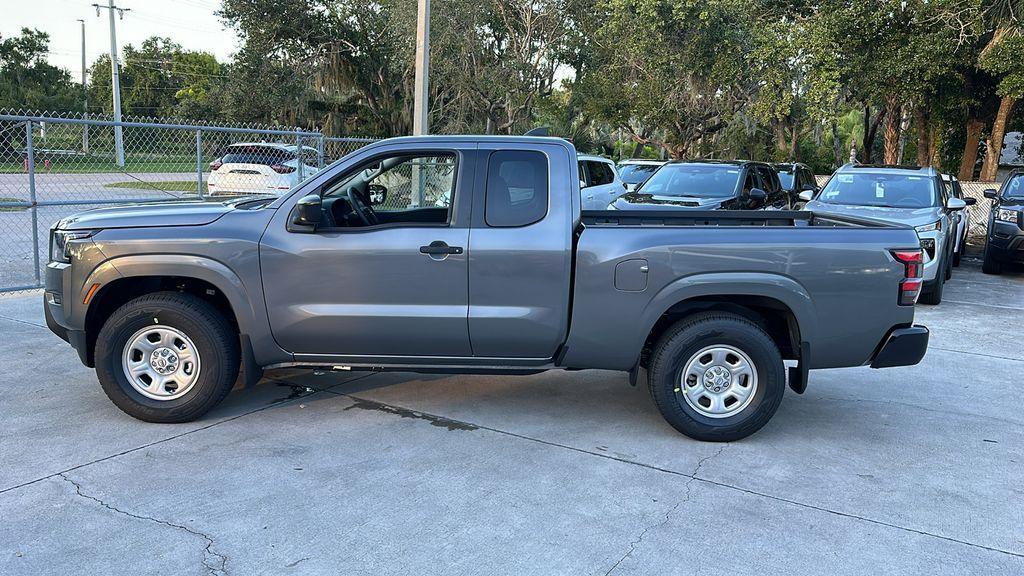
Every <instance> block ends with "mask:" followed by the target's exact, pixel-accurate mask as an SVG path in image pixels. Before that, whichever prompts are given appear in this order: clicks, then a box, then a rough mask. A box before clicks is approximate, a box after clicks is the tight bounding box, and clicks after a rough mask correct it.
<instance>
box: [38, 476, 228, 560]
mask: <svg viewBox="0 0 1024 576" xmlns="http://www.w3.org/2000/svg"><path fill="white" fill-rule="evenodd" d="M57 476H60V477H61V478H63V479H64V481H65V482H68V483H70V484H71V485H72V486H74V487H75V493H76V494H77V495H78V496H80V497H82V498H85V499H87V500H92V501H93V502H96V503H97V504H99V505H100V506H102V507H104V508H106V509H107V510H110V511H111V512H115V513H117V514H122V515H124V516H127V517H129V518H134V519H136V520H144V521H146V522H153V523H155V524H160V525H163V526H168V527H170V528H177V529H178V530H183V531H185V532H187V533H189V534H191V535H193V536H198V537H200V538H202V539H203V540H205V541H206V547H205V548H204V549H203V567H204V568H206V570H207V573H209V574H210V575H211V576H218V575H226V574H227V573H228V571H227V564H228V557H227V555H225V554H222V553H220V552H217V551H215V550H214V549H213V546H214V544H216V542H214V540H213V537H212V536H210V535H209V534H206V533H205V532H200V531H198V530H194V529H192V528H189V527H188V526H185V525H183V524H175V523H173V522H168V521H166V520H160V519H159V518H154V517H152V516H143V515H141V514H135V513H132V512H128V511H125V510H121V509H120V508H118V507H116V506H113V505H111V504H108V503H107V502H104V501H103V500H101V499H99V498H97V497H95V496H92V495H90V494H86V493H85V492H83V491H82V485H81V484H79V483H78V482H75V481H74V480H72V479H71V477H70V476H68V475H67V474H64V473H63V472H61V473H59V474H57ZM211 559H213V560H215V561H214V562H212V563H211V562H210V560H211Z"/></svg>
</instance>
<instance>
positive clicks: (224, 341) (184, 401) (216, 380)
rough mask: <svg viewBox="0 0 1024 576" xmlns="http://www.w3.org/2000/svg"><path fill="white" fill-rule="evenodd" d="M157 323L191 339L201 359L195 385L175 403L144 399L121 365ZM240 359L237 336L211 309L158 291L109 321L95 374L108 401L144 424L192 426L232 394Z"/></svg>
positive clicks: (100, 342) (99, 338)
mask: <svg viewBox="0 0 1024 576" xmlns="http://www.w3.org/2000/svg"><path fill="white" fill-rule="evenodd" d="M154 325H159V326H169V327H172V328H174V329H176V330H179V331H180V332H182V333H183V334H185V335H187V336H188V337H189V338H190V339H191V340H192V342H193V343H194V345H195V348H196V351H197V352H198V353H199V356H200V360H201V361H200V368H199V372H198V376H197V379H196V380H195V383H194V384H193V385H192V387H191V388H190V389H189V390H188V391H187V392H186V393H184V394H183V395H182V396H180V397H177V398H174V399H169V400H163V399H160V400H158V399H154V398H149V397H147V396H144V395H143V394H142V393H140V392H139V391H138V390H136V389H135V387H134V386H133V385H132V384H131V383H130V382H129V381H128V377H127V376H126V375H125V373H124V369H123V366H122V364H123V360H122V356H123V354H124V350H125V346H126V345H127V344H128V339H129V338H131V337H132V335H134V334H135V333H136V332H138V331H139V330H142V329H144V328H146V327H148V326H154ZM240 357H241V352H240V349H239V342H238V335H237V333H236V332H235V330H234V329H233V328H232V326H231V324H230V323H229V322H228V320H227V319H226V318H225V317H224V315H223V314H221V313H220V312H219V311H218V310H217V309H216V308H214V307H213V305H211V304H210V303H208V302H206V301H204V300H202V299H200V298H198V297H196V296H193V295H191V294H183V293H179V292H156V293H153V294H148V295H145V296H140V297H139V298H136V299H134V300H131V301H129V302H128V303H127V304H125V305H123V306H121V307H120V308H118V309H117V310H116V311H114V313H113V314H111V315H110V317H109V318H107V321H106V323H104V325H103V328H102V329H101V330H100V333H99V335H98V336H97V339H96V376H97V377H98V378H99V381H100V385H101V386H102V387H103V391H104V392H105V393H106V395H107V397H108V398H110V400H111V401H112V402H113V403H114V404H115V405H116V406H117V407H118V408H120V409H121V410H122V411H124V412H125V413H126V414H128V415H129V416H132V417H134V418H138V419H139V420H144V421H146V422H161V423H172V422H189V421H192V420H195V419H196V418H199V417H200V416H202V415H203V414H206V413H207V412H208V411H209V410H210V409H211V408H213V407H214V406H216V405H217V404H219V403H220V402H221V400H223V399H224V397H225V396H227V394H228V392H230V391H231V388H232V387H233V386H234V383H235V380H236V379H237V378H238V371H239V359H240Z"/></svg>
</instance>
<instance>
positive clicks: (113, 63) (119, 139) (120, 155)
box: [93, 0, 131, 166]
mask: <svg viewBox="0 0 1024 576" xmlns="http://www.w3.org/2000/svg"><path fill="white" fill-rule="evenodd" d="M93 7H95V8H96V15H97V16H99V15H100V9H101V8H106V10H107V13H108V14H107V15H108V16H110V84H111V90H112V91H113V93H114V122H115V124H114V154H115V157H116V159H117V165H118V166H124V136H123V133H122V130H121V77H120V74H119V72H118V65H117V29H116V27H115V24H114V11H115V10H116V11H117V15H118V17H119V18H121V19H122V20H123V19H124V13H125V12H128V11H129V10H131V8H120V7H117V6H114V0H107V5H106V6H101V5H99V4H93Z"/></svg>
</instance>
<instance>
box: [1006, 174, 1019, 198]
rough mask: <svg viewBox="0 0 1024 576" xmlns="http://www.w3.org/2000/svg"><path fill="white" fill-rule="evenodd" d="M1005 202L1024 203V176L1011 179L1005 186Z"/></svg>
mask: <svg viewBox="0 0 1024 576" xmlns="http://www.w3.org/2000/svg"><path fill="white" fill-rule="evenodd" d="M1001 196H1002V199H1003V200H1017V201H1024V174H1021V175H1020V176H1014V177H1013V178H1010V179H1009V180H1008V181H1007V182H1006V184H1003V192H1002V194H1001Z"/></svg>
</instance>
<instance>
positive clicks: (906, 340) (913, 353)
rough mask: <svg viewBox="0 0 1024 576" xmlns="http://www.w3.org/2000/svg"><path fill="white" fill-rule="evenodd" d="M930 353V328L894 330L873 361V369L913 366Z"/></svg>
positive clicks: (915, 327)
mask: <svg viewBox="0 0 1024 576" xmlns="http://www.w3.org/2000/svg"><path fill="white" fill-rule="evenodd" d="M927 351H928V328H926V327H924V326H920V325H916V324H915V325H914V326H908V327H905V328H894V329H893V330H892V331H891V332H889V334H888V335H886V337H885V339H884V340H882V343H881V344H880V345H879V347H878V352H876V353H875V356H874V358H872V359H871V367H872V368H892V367H893V366H913V365H914V364H917V363H918V362H920V361H921V359H922V358H924V354H925V352H927Z"/></svg>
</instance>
